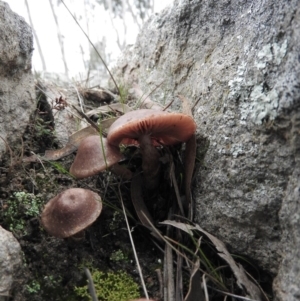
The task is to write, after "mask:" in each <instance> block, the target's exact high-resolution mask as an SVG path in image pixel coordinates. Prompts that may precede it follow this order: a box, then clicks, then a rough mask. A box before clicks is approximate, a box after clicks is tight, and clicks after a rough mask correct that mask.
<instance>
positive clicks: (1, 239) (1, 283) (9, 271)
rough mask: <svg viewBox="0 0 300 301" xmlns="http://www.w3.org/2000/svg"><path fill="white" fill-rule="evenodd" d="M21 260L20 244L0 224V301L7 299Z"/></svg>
mask: <svg viewBox="0 0 300 301" xmlns="http://www.w3.org/2000/svg"><path fill="white" fill-rule="evenodd" d="M21 262H22V261H21V247H20V244H19V243H18V241H17V240H16V239H15V237H14V236H13V235H12V233H10V232H8V231H6V230H4V229H3V228H2V227H1V226H0V301H5V300H8V296H9V292H10V289H11V286H12V284H13V281H14V273H15V272H16V270H17V269H18V268H19V267H20V264H21Z"/></svg>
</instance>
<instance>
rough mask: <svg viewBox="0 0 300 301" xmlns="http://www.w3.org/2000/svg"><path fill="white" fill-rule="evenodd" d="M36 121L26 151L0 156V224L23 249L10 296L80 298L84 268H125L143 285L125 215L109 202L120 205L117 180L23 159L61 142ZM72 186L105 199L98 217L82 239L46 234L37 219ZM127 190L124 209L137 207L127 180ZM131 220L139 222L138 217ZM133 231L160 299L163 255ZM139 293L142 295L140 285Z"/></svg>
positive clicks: (143, 235)
mask: <svg viewBox="0 0 300 301" xmlns="http://www.w3.org/2000/svg"><path fill="white" fill-rule="evenodd" d="M34 122H35V121H34V120H32V123H31V124H30V126H29V127H28V129H27V130H26V133H25V134H24V137H23V141H24V145H23V149H13V148H12V154H9V153H7V154H6V155H4V156H3V159H2V161H1V162H0V204H1V207H0V224H1V226H2V227H4V228H5V229H7V230H11V231H13V233H14V235H15V237H16V238H17V239H18V241H19V243H20V245H21V248H22V252H23V266H22V267H21V269H20V270H19V271H18V274H17V275H16V278H15V280H16V281H15V283H14V287H13V290H12V296H11V298H10V300H13V301H21V300H22V301H26V300H32V301H41V300H48V301H51V300H53V301H54V300H55V301H57V300H73V301H75V300H82V298H81V297H80V296H78V294H76V293H75V287H81V286H84V285H86V283H87V280H86V276H85V274H84V267H88V268H90V269H91V270H93V271H101V272H109V273H115V272H119V271H122V272H124V273H127V274H128V275H129V276H130V277H131V278H132V279H133V281H135V282H136V283H137V284H138V285H139V287H141V286H140V280H139V275H138V272H137V269H136V264H135V261H134V256H133V253H132V248H131V244H130V240H129V237H128V233H127V230H126V225H125V221H124V218H123V214H122V213H121V210H120V211H118V209H117V210H116V209H113V208H112V206H113V207H115V208H121V206H120V202H119V198H118V196H117V194H116V191H117V190H118V189H117V185H118V182H117V179H116V178H114V177H112V176H111V175H110V174H108V173H102V174H100V175H98V176H95V177H92V178H89V179H87V180H83V181H76V180H74V179H73V178H71V177H70V176H69V175H67V174H64V173H62V171H61V170H58V169H59V168H57V166H54V165H53V164H51V163H47V162H46V163H43V165H41V164H40V163H22V160H21V159H22V158H21V157H20V154H21V153H23V154H24V156H29V155H31V154H32V152H34V153H43V152H44V151H45V150H46V149H50V148H57V147H58V144H57V143H56V142H55V137H54V136H53V135H52V131H51V130H50V126H49V122H48V123H47V121H46V122H45V123H43V122H42V121H41V120H39V121H38V127H36V124H35V123H34ZM11 155H12V157H11ZM73 159H74V155H70V156H68V157H66V158H65V159H62V160H61V161H60V162H59V167H61V168H64V169H65V170H69V167H70V165H71V163H72V161H73ZM70 187H82V188H89V189H91V190H93V191H95V192H96V193H98V194H99V195H101V196H102V197H103V201H104V209H103V211H102V213H101V215H100V217H99V219H98V220H97V221H96V222H95V223H94V224H93V225H92V226H91V227H90V228H89V229H88V231H87V232H86V235H85V239H84V240H82V241H77V242H76V241H72V240H70V239H57V238H54V237H51V236H49V235H48V234H47V233H46V232H45V231H44V230H43V228H42V227H41V225H40V220H39V212H40V211H41V210H42V207H43V206H44V204H46V202H47V201H48V200H49V199H51V198H52V197H54V196H55V195H56V194H58V193H59V192H61V191H62V190H65V189H67V188H70ZM122 192H123V193H124V195H123V199H124V202H125V205H126V208H127V209H128V210H129V211H131V212H133V208H132V204H131V202H130V200H129V198H128V195H129V193H128V192H129V187H128V186H127V184H126V183H125V184H122ZM104 193H105V196H104ZM130 223H131V226H132V227H133V226H135V225H136V222H135V221H134V220H131V221H130ZM132 234H133V237H134V240H135V243H136V249H137V252H138V257H139V260H140V264H141V266H142V269H143V272H144V278H145V281H146V285H147V288H148V290H149V295H150V296H151V297H154V298H155V297H157V294H158V290H159V289H158V281H157V277H156V272H155V269H157V268H160V263H159V259H161V258H162V256H163V254H161V253H159V251H157V250H155V249H154V246H153V244H152V243H151V241H150V240H149V237H148V234H147V232H145V231H144V230H143V229H140V228H135V229H134V231H133V232H132ZM139 293H140V295H141V296H142V295H143V292H142V290H141V289H140V291H139Z"/></svg>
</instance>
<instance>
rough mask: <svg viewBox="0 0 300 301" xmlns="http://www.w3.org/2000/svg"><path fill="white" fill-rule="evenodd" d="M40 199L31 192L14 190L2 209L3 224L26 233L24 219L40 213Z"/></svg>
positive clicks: (12, 229) (19, 232)
mask: <svg viewBox="0 0 300 301" xmlns="http://www.w3.org/2000/svg"><path fill="white" fill-rule="evenodd" d="M41 207H42V201H41V200H40V199H39V198H38V197H36V196H35V195H34V194H32V193H26V192H23V191H20V192H15V193H14V194H13V195H12V196H11V197H10V198H9V200H8V201H7V202H6V210H4V211H3V220H4V224H6V225H7V226H8V227H9V230H10V231H12V232H14V233H17V234H20V235H26V221H27V220H28V219H30V218H32V217H37V216H39V214H40V211H41Z"/></svg>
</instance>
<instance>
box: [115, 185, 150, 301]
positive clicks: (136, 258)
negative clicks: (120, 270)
mask: <svg viewBox="0 0 300 301" xmlns="http://www.w3.org/2000/svg"><path fill="white" fill-rule="evenodd" d="M118 191H119V196H120V201H121V205H122V209H123V213H124V218H125V222H126V226H127V230H128V235H129V238H130V242H131V246H132V250H133V254H134V258H135V262H136V265H137V269H138V271H139V275H140V278H141V282H142V287H143V290H144V293H145V296H146V298H147V299H149V296H148V292H147V288H146V285H145V281H144V277H143V272H142V269H141V266H140V262H139V259H138V256H137V253H136V249H135V245H134V241H133V238H132V235H131V231H130V226H129V223H128V219H127V214H126V211H125V206H124V202H123V198H122V194H121V188H120V183H119V185H118Z"/></svg>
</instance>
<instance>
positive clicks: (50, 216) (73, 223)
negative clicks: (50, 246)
mask: <svg viewBox="0 0 300 301" xmlns="http://www.w3.org/2000/svg"><path fill="white" fill-rule="evenodd" d="M101 210H102V202H101V197H100V196H99V195H98V194H96V193H95V192H93V191H91V190H88V189H82V188H70V189H67V190H65V191H63V192H61V193H60V194H58V195H57V196H56V197H54V198H53V199H51V200H50V201H49V202H48V203H47V204H46V206H45V208H44V210H43V212H42V214H41V221H42V225H43V227H44V228H45V230H46V231H47V232H48V233H49V234H50V235H53V236H55V237H59V238H66V237H70V236H74V235H76V234H78V233H80V232H81V231H83V230H84V229H86V228H87V227H88V226H90V225H91V224H92V223H93V222H94V221H95V220H96V219H97V217H98V216H99V215H100V212H101Z"/></svg>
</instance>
